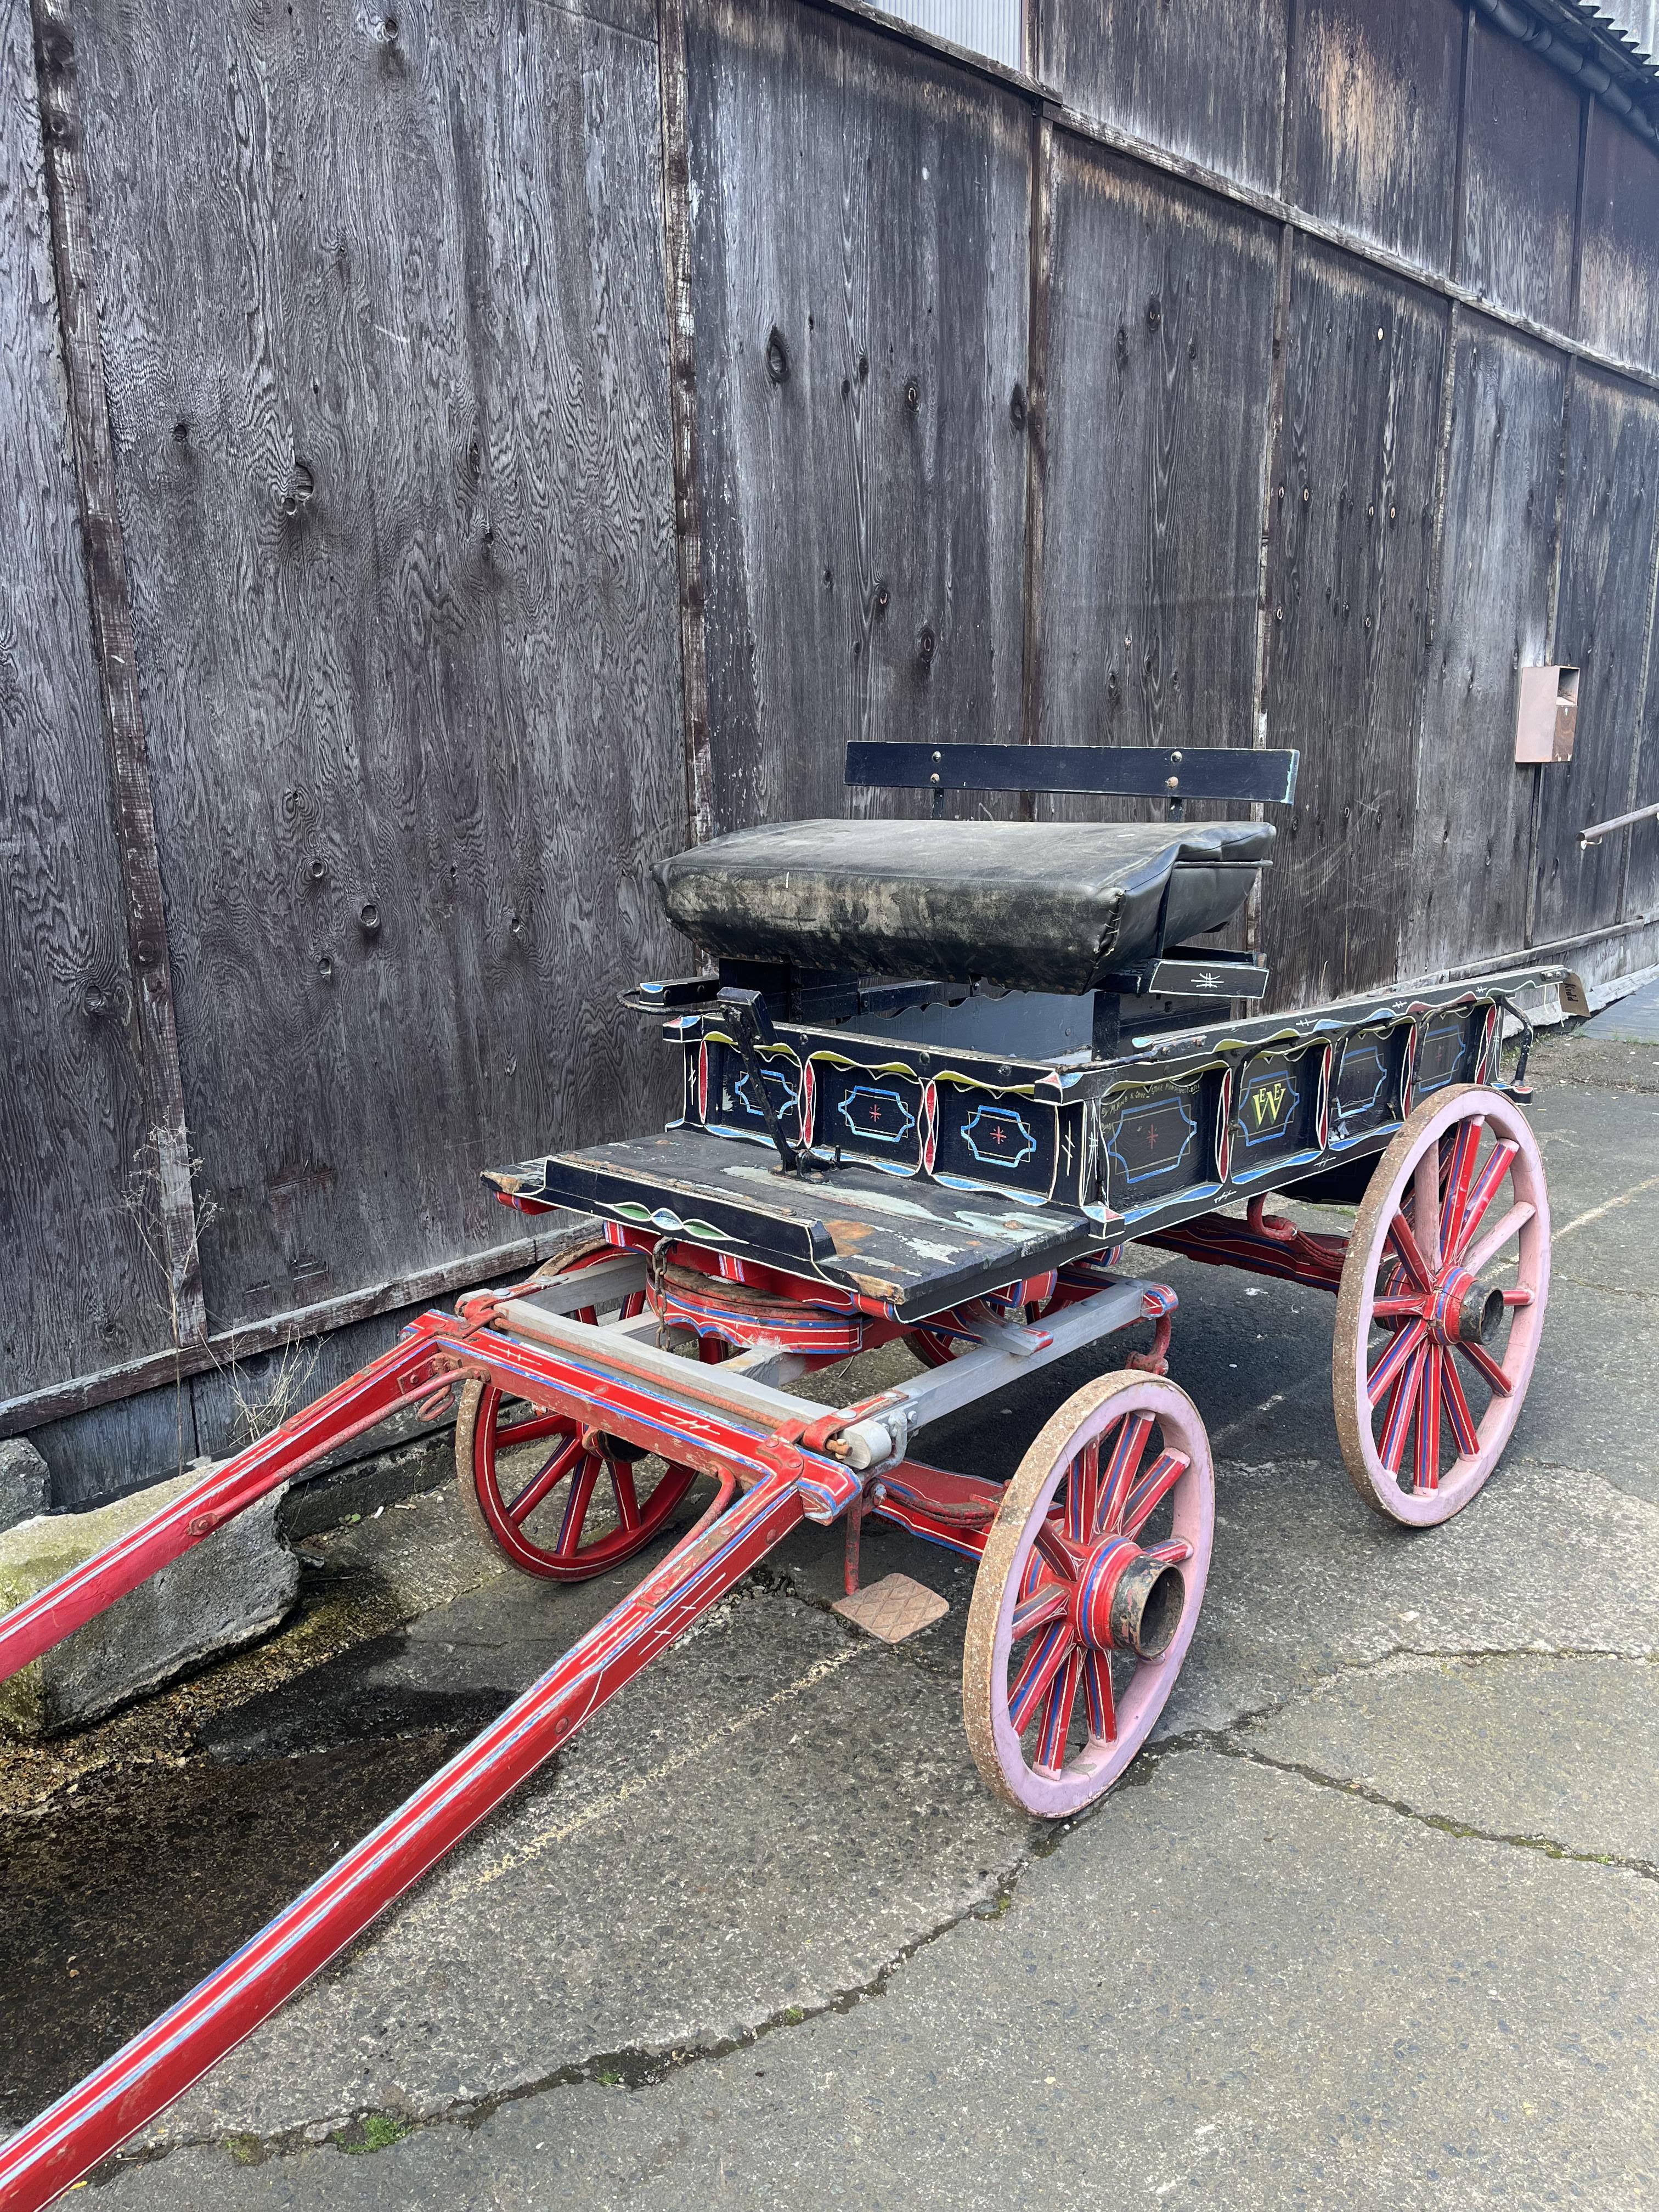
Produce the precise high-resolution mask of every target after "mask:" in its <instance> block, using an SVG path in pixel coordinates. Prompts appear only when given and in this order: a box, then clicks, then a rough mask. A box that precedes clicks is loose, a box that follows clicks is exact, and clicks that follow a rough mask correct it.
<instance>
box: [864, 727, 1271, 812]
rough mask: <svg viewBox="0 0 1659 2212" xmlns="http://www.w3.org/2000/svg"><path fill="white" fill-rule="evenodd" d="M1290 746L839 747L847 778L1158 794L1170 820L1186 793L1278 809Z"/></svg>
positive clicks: (928, 785)
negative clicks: (844, 758)
mask: <svg viewBox="0 0 1659 2212" xmlns="http://www.w3.org/2000/svg"><path fill="white" fill-rule="evenodd" d="M1301 758H1302V756H1301V754H1300V753H1297V752H1290V751H1283V752H1269V751H1267V750H1256V749H1255V748H1251V747H1245V746H1242V745H1239V746H1235V745H1184V746H1172V747H1169V748H1167V749H1166V748H1165V747H1164V746H1162V745H913V744H868V743H866V742H864V741H863V740H861V739H859V738H854V740H853V742H852V743H851V744H849V745H848V748H847V775H846V781H848V783H854V784H862V785H866V786H869V787H877V788H880V789H883V790H887V791H928V792H931V793H933V802H934V806H935V809H936V810H937V808H938V807H939V805H940V804H941V802H942V800H943V799H944V795H945V793H946V792H947V791H1031V792H1037V791H1048V792H1067V793H1085V794H1088V795H1090V796H1091V797H1094V798H1097V799H1164V800H1166V801H1167V802H1168V805H1169V810H1170V817H1172V819H1174V820H1176V821H1179V820H1180V819H1181V817H1182V815H1183V814H1184V813H1185V811H1186V802H1187V801H1188V799H1223V800H1226V801H1229V802H1231V803H1234V804H1243V803H1244V802H1246V801H1249V802H1252V803H1260V804H1265V805H1279V806H1288V805H1290V803H1291V800H1292V799H1294V798H1295V796H1296V771H1297V766H1298V764H1299V763H1300V761H1301Z"/></svg>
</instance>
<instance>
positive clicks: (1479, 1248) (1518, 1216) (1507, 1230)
mask: <svg viewBox="0 0 1659 2212" xmlns="http://www.w3.org/2000/svg"><path fill="white" fill-rule="evenodd" d="M1533 1213H1534V1208H1533V1207H1532V1206H1528V1204H1527V1202H1526V1201H1525V1200H1524V1199H1523V1200H1522V1202H1521V1204H1520V1205H1519V1206H1511V1207H1510V1210H1509V1212H1507V1213H1506V1214H1505V1215H1504V1218H1503V1219H1502V1220H1501V1221H1500V1222H1499V1223H1498V1226H1497V1227H1496V1228H1495V1229H1489V1230H1488V1231H1486V1235H1485V1236H1484V1237H1482V1238H1481V1239H1480V1243H1478V1244H1477V1245H1476V1246H1475V1248H1474V1250H1473V1251H1472V1252H1471V1253H1469V1254H1468V1257H1467V1258H1465V1259H1464V1260H1463V1261H1461V1262H1460V1264H1461V1265H1462V1267H1467V1268H1468V1272H1469V1273H1470V1274H1472V1275H1478V1274H1479V1273H1480V1272H1481V1270H1482V1268H1484V1267H1491V1265H1492V1261H1494V1260H1495V1259H1496V1258H1497V1257H1498V1254H1499V1253H1500V1252H1501V1251H1502V1250H1503V1249H1504V1246H1505V1245H1506V1244H1507V1243H1509V1241H1510V1237H1518V1236H1519V1235H1520V1234H1521V1231H1522V1230H1523V1229H1524V1228H1525V1227H1526V1225H1527V1224H1528V1222H1529V1221H1530V1220H1531V1219H1532V1217H1533Z"/></svg>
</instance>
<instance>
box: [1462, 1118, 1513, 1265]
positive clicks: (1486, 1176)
mask: <svg viewBox="0 0 1659 2212" xmlns="http://www.w3.org/2000/svg"><path fill="white" fill-rule="evenodd" d="M1520 1149H1521V1147H1520V1146H1519V1145H1516V1144H1512V1143H1511V1142H1510V1140H1509V1139H1507V1138H1505V1139H1504V1142H1503V1143H1502V1144H1501V1145H1494V1146H1492V1157H1491V1158H1490V1159H1488V1161H1487V1162H1486V1166H1485V1167H1483V1168H1482V1169H1481V1170H1480V1176H1479V1178H1478V1179H1477V1181H1476V1182H1475V1185H1474V1188H1473V1189H1472V1190H1471V1191H1470V1193H1469V1195H1468V1202H1467V1204H1466V1205H1464V1206H1463V1207H1462V1209H1461V1210H1460V1212H1459V1213H1458V1217H1457V1243H1456V1244H1455V1246H1454V1247H1452V1249H1451V1257H1452V1258H1453V1259H1456V1258H1457V1257H1458V1255H1459V1254H1461V1253H1462V1249H1463V1247H1464V1246H1465V1245H1466V1244H1467V1243H1468V1241H1469V1239H1470V1237H1473V1236H1474V1232H1475V1231H1476V1230H1477V1229H1478V1228H1479V1227H1480V1224H1481V1222H1482V1221H1483V1220H1484V1219H1485V1218H1486V1208H1487V1207H1488V1206H1490V1205H1491V1204H1492V1200H1493V1199H1495V1198H1496V1197H1497V1195H1498V1192H1499V1191H1500V1190H1501V1189H1502V1188H1503V1186H1504V1178H1505V1176H1507V1175H1508V1174H1509V1171H1510V1166H1511V1164H1513V1162H1514V1159H1515V1156H1516V1153H1517V1152H1519V1151H1520Z"/></svg>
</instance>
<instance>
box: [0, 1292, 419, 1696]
mask: <svg viewBox="0 0 1659 2212" xmlns="http://www.w3.org/2000/svg"><path fill="white" fill-rule="evenodd" d="M438 1319H439V1323H440V1325H441V1322H442V1317H441V1316H439V1317H438ZM450 1325H451V1326H452V1327H453V1323H452V1324H450ZM431 1357H432V1347H431V1344H430V1341H429V1340H428V1338H427V1337H422V1336H416V1335H413V1334H411V1335H409V1336H405V1337H404V1338H402V1339H401V1340H399V1341H398V1343H397V1344H395V1345H393V1346H392V1349H391V1351H390V1352H382V1353H381V1355H380V1358H378V1359H377V1360H375V1361H374V1363H373V1364H371V1365H370V1366H368V1367H365V1368H363V1369H362V1370H361V1372H359V1373H358V1374H356V1375H354V1376H352V1377H351V1378H350V1380H349V1382H345V1383H341V1384H339V1386H338V1387H337V1389H332V1390H330V1391H328V1392H327V1393H326V1394H325V1395H324V1396H323V1397H320V1398H319V1399H318V1400H317V1401H316V1403H315V1404H314V1405H312V1406H307V1407H306V1409H305V1411H304V1412H303V1413H295V1415H294V1416H293V1418H292V1419H289V1420H286V1421H284V1422H283V1425H282V1426H281V1427H280V1428H277V1429H273V1430H272V1431H271V1432H270V1435H269V1436H268V1437H261V1438H260V1439H259V1441H258V1443H255V1444H250V1445H249V1446H248V1448H247V1449H246V1451H241V1452H238V1453H237V1455H236V1456H235V1458H234V1459H230V1460H227V1461H226V1462H225V1464H224V1465H223V1466H222V1467H220V1468H215V1469H214V1471H213V1473H212V1474H209V1475H204V1477H203V1479H202V1480H201V1481H200V1482H198V1483H197V1484H196V1486H194V1488H192V1489H190V1490H187V1491H185V1492H184V1494H183V1496H182V1497H179V1498H174V1500H173V1504H171V1505H168V1506H165V1507H163V1509H162V1510H161V1512H159V1513H155V1514H152V1515H151V1516H150V1517H149V1520H148V1521H143V1522H140V1523H139V1525H138V1527H137V1528H133V1529H131V1530H129V1531H128V1533H127V1534H125V1536H120V1537H118V1538H117V1539H116V1541H115V1542H114V1543H112V1544H106V1546H105V1547H104V1548H103V1550H102V1551H101V1552H95V1553H94V1554H93V1556H92V1557H91V1559H83V1560H82V1563H81V1565H79V1566H78V1567H71V1568H70V1571H69V1572H68V1574H66V1575H60V1576H59V1577H58V1580H57V1581H56V1582H55V1583H48V1585H47V1586H46V1589H43V1590H40V1591H39V1592H37V1594H36V1595H34V1596H33V1597H32V1598H29V1599H28V1600H27V1601H26V1602H25V1603H24V1604H22V1605H20V1606H16V1607H13V1609H12V1611H11V1612H9V1613H7V1614H6V1615H5V1617H4V1618H3V1620H0V1682H3V1681H5V1680H8V1679H9V1676H11V1675H13V1674H16V1672H17V1670H18V1668H20V1667H27V1665H28V1663H29V1662H30V1660H31V1659H38V1658H39V1657H40V1654H41V1653H42V1652H43V1651H50V1650H51V1649H52V1645H53V1644H61V1643H62V1642H63V1640H64V1638H65V1637H66V1636H69V1635H70V1634H72V1633H73V1632H74V1631H75V1630H76V1629H77V1628H80V1627H82V1626H84V1624H85V1623H86V1622H88V1620H92V1618H93V1617H94V1614H96V1613H102V1612H103V1611H104V1610H105V1608H106V1607H108V1606H112V1605H113V1604H114V1602H115V1601H116V1600H117V1598H120V1597H125V1595H126V1594H127V1592H128V1591H129V1590H131V1589H137V1587H138V1584H139V1583H142V1582H145V1581H148V1579H149V1577H150V1576H151V1575H153V1574H155V1572H156V1571H157V1570H158V1569H159V1568H161V1567H165V1566H167V1565H168V1564H169V1563H170V1562H171V1561H173V1559H179V1558H180V1557H181V1556H182V1555H183V1554H184V1553H185V1552H188V1551H190V1550H191V1548H192V1547H193V1546H195V1545H197V1544H199V1543H200V1542H201V1541H202V1539H203V1538H204V1536H210V1535H211V1534H213V1532H214V1530H215V1529H216V1528H221V1527H222V1526H223V1524H224V1523H225V1522H227V1521H229V1520H232V1519H234V1516H236V1515H237V1514H238V1513H240V1512H243V1511H245V1510H246V1508H247V1507H248V1506H250V1505H252V1504H254V1502H255V1501H256V1499H258V1498H263V1497H264V1495H265V1494H266V1492H268V1491H271V1490H275V1489H276V1486H278V1484H279V1483H283V1482H286V1481H287V1480H289V1477H290V1476H291V1475H295V1474H298V1473H299V1472H300V1470H301V1468H305V1467H308V1466H309V1465H310V1464H311V1462H312V1461H313V1460H316V1459H320V1458H321V1457H322V1456H323V1455H324V1454H325V1452H330V1451H332V1450H333V1449H334V1448H335V1446H336V1445H337V1444H343V1443H349V1441H350V1440H351V1438H352V1437H357V1436H362V1434H363V1432H364V1431H366V1430H368V1429H373V1428H378V1427H379V1425H380V1423H381V1422H382V1421H384V1420H385V1419H386V1418H387V1416H388V1415H389V1414H392V1413H396V1412H397V1411H398V1407H400V1406H403V1405H405V1404H407V1403H408V1402H409V1400H410V1396H411V1395H418V1392H416V1393H414V1394H411V1391H410V1383H411V1382H412V1381H413V1380H414V1379H415V1377H416V1376H417V1375H418V1374H419V1372H420V1370H422V1368H423V1367H425V1366H426V1365H427V1364H428V1361H429V1360H430V1359H431ZM446 1379H447V1378H446Z"/></svg>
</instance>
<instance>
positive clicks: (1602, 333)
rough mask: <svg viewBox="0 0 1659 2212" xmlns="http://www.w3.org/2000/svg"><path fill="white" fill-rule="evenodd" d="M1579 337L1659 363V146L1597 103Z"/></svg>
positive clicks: (1588, 161) (1590, 142)
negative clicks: (1657, 147)
mask: <svg viewBox="0 0 1659 2212" xmlns="http://www.w3.org/2000/svg"><path fill="white" fill-rule="evenodd" d="M1579 252H1580V259H1581V267H1580V276H1579V301H1578V335H1579V336H1580V337H1583V338H1584V339H1585V340H1586V341H1587V342H1588V343H1589V344H1591V345H1593V346H1597V347H1600V348H1601V349H1602V350H1603V351H1604V352H1607V353H1609V354H1611V355H1612V356H1613V358H1614V359H1615V360H1617V361H1628V362H1634V363H1635V364H1636V365H1637V366H1638V367H1640V368H1649V369H1651V368H1655V367H1656V366H1659V152H1656V151H1655V149H1653V148H1652V147H1651V146H1650V145H1647V144H1646V143H1644V141H1643V140H1641V139H1640V138H1638V137H1636V136H1635V134H1634V132H1632V131H1626V129H1625V127H1624V125H1622V124H1621V123H1620V121H1619V119H1618V118H1617V117H1616V116H1613V115H1610V114H1609V113H1608V112H1607V109H1606V108H1605V107H1604V106H1602V105H1601V101H1600V100H1593V101H1591V102H1590V112H1589V123H1588V138H1587V141H1586V145H1585V151H1584V212H1583V238H1582V240H1581V243H1580V247H1579Z"/></svg>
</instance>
